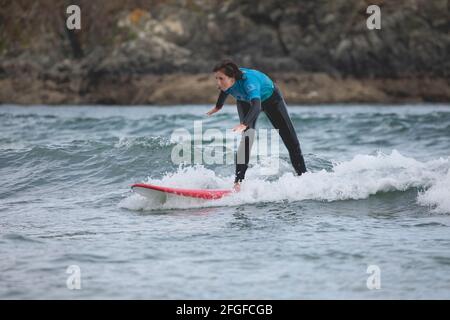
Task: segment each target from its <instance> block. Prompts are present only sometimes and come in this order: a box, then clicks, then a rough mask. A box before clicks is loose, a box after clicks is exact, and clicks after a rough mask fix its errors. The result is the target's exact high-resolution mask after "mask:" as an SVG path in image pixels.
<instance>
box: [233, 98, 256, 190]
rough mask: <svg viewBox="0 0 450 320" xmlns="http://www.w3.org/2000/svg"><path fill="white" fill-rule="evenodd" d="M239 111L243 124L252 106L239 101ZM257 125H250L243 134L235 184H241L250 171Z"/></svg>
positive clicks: (237, 157) (238, 152)
mask: <svg viewBox="0 0 450 320" xmlns="http://www.w3.org/2000/svg"><path fill="white" fill-rule="evenodd" d="M236 105H237V110H238V114H239V120H240V122H241V123H242V121H244V118H245V116H246V115H247V113H248V112H249V111H250V108H251V104H250V103H248V102H246V101H241V100H238V101H237V103H236ZM255 125H256V120H255V121H253V122H252V123H251V124H249V126H248V128H247V129H246V130H245V131H244V132H243V133H242V138H241V142H240V143H239V148H238V151H237V153H236V155H235V163H236V178H235V180H234V181H235V182H240V181H242V180H244V178H245V172H246V171H247V169H248V162H249V160H250V152H251V149H252V145H253V140H254V138H255Z"/></svg>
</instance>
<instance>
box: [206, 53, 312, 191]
mask: <svg viewBox="0 0 450 320" xmlns="http://www.w3.org/2000/svg"><path fill="white" fill-rule="evenodd" d="M213 72H214V76H215V78H216V82H217V86H218V89H220V94H219V97H218V99H217V102H216V106H215V107H214V108H212V109H211V110H210V111H208V112H207V115H209V116H211V115H213V114H214V113H216V112H218V111H219V110H220V109H221V108H222V107H223V105H224V103H225V100H226V98H227V97H228V95H232V96H233V97H234V98H236V105H237V110H238V114H239V121H240V124H238V125H237V126H235V127H234V128H233V131H234V132H237V133H242V139H241V142H240V144H239V148H238V152H237V155H236V159H235V161H236V176H235V180H234V189H235V190H236V191H239V190H240V183H241V182H242V180H244V178H245V172H246V171H247V168H248V162H249V159H250V151H251V147H252V142H253V137H254V133H255V125H256V120H257V118H258V115H259V113H260V112H261V111H264V112H265V113H266V115H267V117H268V118H269V120H270V122H271V123H272V125H273V126H274V128H275V129H278V132H279V134H280V137H281V139H282V140H283V143H284V145H285V146H286V148H287V150H288V151H289V157H290V159H291V162H292V165H293V167H294V169H295V172H296V173H297V174H298V175H299V176H300V175H302V174H303V173H305V172H306V166H305V160H304V159H303V155H302V151H301V149H300V143H299V141H298V138H297V134H296V132H295V129H294V126H293V124H292V121H291V119H290V117H289V114H288V112H287V108H286V103H285V101H284V99H283V96H282V94H281V91H280V90H279V89H278V87H277V86H275V85H274V83H273V81H272V80H271V79H270V78H269V77H268V76H267V75H266V74H264V73H262V72H260V71H258V70H253V69H247V68H239V67H238V66H237V65H236V63H234V62H233V61H231V60H224V61H222V62H221V63H219V64H217V65H216V66H215V67H214V69H213ZM252 129H253V130H252Z"/></svg>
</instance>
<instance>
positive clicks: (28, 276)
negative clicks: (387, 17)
mask: <svg viewBox="0 0 450 320" xmlns="http://www.w3.org/2000/svg"><path fill="white" fill-rule="evenodd" d="M209 108H210V106H206V105H187V106H186V105H185V106H164V107H150V106H139V107H130V106H114V107H112V106H111V107H109V106H52V107H50V106H30V107H20V106H9V105H3V106H0V181H1V183H0V299H428V298H432V299H450V105H448V104H441V105H436V104H430V105H427V104H423V105H402V106H390V105H350V106H348V105H324V106H289V112H290V115H291V118H292V121H293V123H294V126H295V128H296V130H297V134H298V136H299V139H300V143H301V147H302V150H303V154H304V155H305V159H306V164H307V168H308V173H306V174H305V175H303V176H301V177H298V176H294V174H293V169H292V166H291V164H290V161H289V156H288V153H287V151H286V148H285V147H284V145H283V143H282V142H281V140H279V149H278V150H279V158H277V159H278V162H276V161H275V160H274V159H275V158H271V157H264V156H261V157H258V156H255V155H254V156H253V157H252V160H251V166H250V168H249V169H248V172H247V176H246V180H245V182H244V183H243V185H242V190H241V192H239V193H234V194H232V195H231V196H228V197H225V198H223V199H220V200H212V201H207V200H197V199H190V198H183V197H179V196H170V197H168V198H167V199H166V200H165V201H161V200H160V199H156V198H155V199H153V198H145V197H142V196H140V195H138V194H136V193H134V192H133V191H132V190H131V188H130V186H131V185H132V184H133V183H137V182H147V183H152V184H157V185H163V186H172V187H182V188H212V189H228V188H231V186H232V182H233V178H234V165H233V163H232V162H231V163H230V161H225V162H224V163H218V161H216V162H214V163H211V161H207V160H205V159H206V156H205V155H208V154H209V155H211V154H213V153H212V152H213V151H214V152H217V153H214V155H216V156H217V155H219V156H220V152H219V151H221V152H223V156H224V157H227V156H231V158H232V157H233V154H234V151H235V148H234V147H233V145H231V147H230V145H226V146H225V145H224V144H223V143H222V142H223V141H221V140H220V139H219V138H217V136H216V139H210V138H208V136H207V135H206V134H205V135H201V136H199V135H198V132H197V135H194V127H196V128H197V129H198V126H199V124H200V125H201V127H202V128H201V129H202V131H201V133H202V134H203V133H205V132H206V131H207V130H209V129H216V130H215V131H214V130H213V131H214V132H216V133H217V132H222V133H223V135H224V137H225V136H226V132H228V134H229V132H230V130H229V129H231V128H232V127H233V126H235V125H236V124H238V122H239V119H238V116H237V111H236V107H235V106H233V105H226V106H225V107H224V108H223V110H222V111H221V112H219V113H217V114H215V115H214V116H212V117H207V116H206V115H205V113H206V112H207V111H208V110H209ZM258 129H268V130H270V129H271V125H270V122H269V121H268V119H267V118H266V116H265V115H264V114H261V116H260V118H259V119H258ZM177 130H178V131H177ZM180 130H181V131H183V130H184V132H185V133H186V132H187V133H192V140H184V142H180V140H177V139H176V138H175V134H174V133H175V132H179V131H180ZM210 132H211V131H210ZM270 133H272V132H271V131H270ZM187 136H189V135H187ZM229 136H230V135H229ZM231 137H233V139H236V140H237V141H238V139H239V136H237V135H234V136H233V134H231ZM275 137H277V136H276V135H275ZM186 139H187V138H186ZM277 139H278V138H277ZM268 140H270V139H268ZM270 141H272V140H270ZM276 141H278V140H276ZM274 145H276V144H274ZM180 146H183V147H185V148H186V149H183V150H188V149H190V150H191V151H192V155H194V154H197V156H198V155H200V157H197V160H198V158H200V161H184V162H183V163H179V162H176V161H173V159H174V154H176V152H174V150H179V149H177V148H179V147H180ZM271 147H272V144H271V145H270V148H269V150H272V149H271ZM260 150H263V149H260ZM255 153H256V155H258V152H255ZM219 158H220V157H218V158H217V159H219ZM194 160H196V159H194Z"/></svg>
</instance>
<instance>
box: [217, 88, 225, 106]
mask: <svg viewBox="0 0 450 320" xmlns="http://www.w3.org/2000/svg"><path fill="white" fill-rule="evenodd" d="M227 97H228V93H225V92H224V91H222V90H220V94H219V97H218V98H217V102H216V108H218V109H222V107H223V105H224V103H225V100H226V99H227Z"/></svg>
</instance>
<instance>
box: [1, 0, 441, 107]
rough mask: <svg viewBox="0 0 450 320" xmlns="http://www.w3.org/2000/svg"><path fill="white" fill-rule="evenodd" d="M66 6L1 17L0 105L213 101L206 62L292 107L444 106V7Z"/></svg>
mask: <svg viewBox="0 0 450 320" xmlns="http://www.w3.org/2000/svg"><path fill="white" fill-rule="evenodd" d="M74 2H75V3H79V5H80V7H81V12H82V28H81V30H79V31H69V30H68V29H66V26H65V16H64V13H65V9H66V6H67V1H64V0H42V1H39V3H38V2H26V3H21V4H18V2H16V1H12V0H7V1H5V4H4V8H2V12H0V23H1V24H2V25H1V28H0V104H24V105H31V104H49V105H60V104H75V105H80V104H106V105H138V104H145V105H171V104H212V103H214V102H215V99H216V97H217V89H216V88H215V84H214V79H213V78H212V74H211V73H210V71H211V69H212V67H213V65H214V64H215V63H217V62H218V61H219V60H221V59H223V58H232V59H233V60H235V61H236V62H237V63H238V64H239V65H241V66H244V67H248V68H255V69H258V70H261V71H263V72H265V73H267V74H269V75H270V76H271V77H272V78H274V79H275V80H276V82H277V84H278V85H279V86H280V88H281V89H282V90H283V93H284V95H285V98H286V100H287V102H288V103H290V104H319V103H320V104H322V103H419V102H444V103H445V102H447V103H448V102H449V101H450V81H449V79H450V60H449V59H448V48H449V46H450V34H449V33H448V23H449V20H448V2H447V1H446V0H436V1H421V0H408V1H406V0H400V1H395V2H394V1H382V0H377V1H369V2H370V3H371V4H373V3H376V4H377V5H379V6H380V8H381V12H382V15H383V18H382V28H381V29H380V30H368V28H367V27H366V19H367V17H368V15H367V13H366V8H367V6H368V3H369V2H368V1H365V0H336V1H333V2H332V3H331V2H330V3H328V2H313V1H304V2H298V1H290V0H284V1H278V0H267V1H263V2H258V3H255V2H252V1H247V0H240V1H238V0H220V1H219V0H208V1H207V0H179V1H178V0H167V1H159V0H149V1H138V0H121V1H119V0H109V1H107V2H104V3H103V4H102V6H96V5H94V3H93V2H89V1H74Z"/></svg>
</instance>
